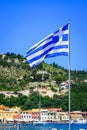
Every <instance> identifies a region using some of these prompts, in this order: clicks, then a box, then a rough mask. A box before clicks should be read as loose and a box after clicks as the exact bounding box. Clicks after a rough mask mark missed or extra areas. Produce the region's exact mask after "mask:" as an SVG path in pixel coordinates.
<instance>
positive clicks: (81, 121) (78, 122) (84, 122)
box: [71, 118, 87, 124]
mask: <svg viewBox="0 0 87 130" xmlns="http://www.w3.org/2000/svg"><path fill="white" fill-rule="evenodd" d="M71 123H75V124H86V123H87V121H86V120H85V119H83V118H81V119H77V120H72V121H71Z"/></svg>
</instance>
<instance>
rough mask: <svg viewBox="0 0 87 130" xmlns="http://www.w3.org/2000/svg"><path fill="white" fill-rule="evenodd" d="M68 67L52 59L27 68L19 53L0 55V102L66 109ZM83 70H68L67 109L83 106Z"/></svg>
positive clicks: (86, 94)
mask: <svg viewBox="0 0 87 130" xmlns="http://www.w3.org/2000/svg"><path fill="white" fill-rule="evenodd" d="M67 80H68V70H67V69H65V68H63V67H61V66H59V65H57V64H56V63H52V64H50V65H49V64H46V63H44V62H43V63H41V64H40V65H38V66H37V67H35V68H34V69H30V68H29V65H28V63H27V61H26V59H25V58H24V57H23V56H21V55H20V54H14V53H7V54H2V55H0V99H1V100H0V104H3V105H7V106H9V107H12V106H20V107H21V108H22V109H23V110H25V109H32V108H38V90H39V92H40V96H41V103H42V104H41V107H43V108H44V107H45V108H47V107H61V108H62V109H63V110H64V111H66V110H68V86H67V87H66V88H62V87H61V85H60V83H62V82H67ZM86 102H87V71H85V70H83V71H82V70H80V71H77V70H71V110H82V111H86V110H87V105H86Z"/></svg>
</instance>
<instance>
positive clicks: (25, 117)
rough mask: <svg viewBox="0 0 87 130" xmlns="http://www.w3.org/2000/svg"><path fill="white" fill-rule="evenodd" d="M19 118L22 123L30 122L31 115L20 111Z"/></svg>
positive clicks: (29, 112)
mask: <svg viewBox="0 0 87 130" xmlns="http://www.w3.org/2000/svg"><path fill="white" fill-rule="evenodd" d="M21 117H22V121H23V122H26V123H28V122H31V121H32V114H31V111H22V112H21Z"/></svg>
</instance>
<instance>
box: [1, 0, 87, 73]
mask: <svg viewBox="0 0 87 130" xmlns="http://www.w3.org/2000/svg"><path fill="white" fill-rule="evenodd" d="M68 20H70V68H71V70H87V61H86V59H87V58H86V56H87V41H86V38H87V1H86V0H80V1H79V0H0V54H5V53H7V52H9V53H15V54H21V55H23V56H24V57H25V56H26V51H27V50H28V48H30V47H31V46H33V45H34V44H36V43H37V42H39V41H40V40H42V39H43V38H44V37H46V36H47V35H49V34H50V33H53V32H55V31H57V30H58V29H59V28H60V27H63V26H64V25H66V24H67V22H68ZM44 61H45V62H46V63H48V64H52V63H53V62H55V63H56V64H58V65H60V66H62V67H64V68H68V57H66V56H57V57H53V58H47V59H45V60H44Z"/></svg>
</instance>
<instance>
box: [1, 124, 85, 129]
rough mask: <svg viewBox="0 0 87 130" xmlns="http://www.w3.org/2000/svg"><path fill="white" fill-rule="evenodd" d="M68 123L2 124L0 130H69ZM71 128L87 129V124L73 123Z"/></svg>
mask: <svg viewBox="0 0 87 130" xmlns="http://www.w3.org/2000/svg"><path fill="white" fill-rule="evenodd" d="M68 126H69V125H68V124H58V123H47V124H45V125H43V126H34V125H32V124H22V125H21V126H20V128H19V127H14V126H13V125H0V130H68V128H69V127H68ZM70 128H71V130H87V124H71V125H70Z"/></svg>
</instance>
